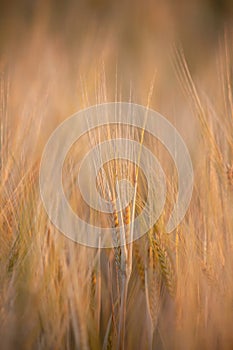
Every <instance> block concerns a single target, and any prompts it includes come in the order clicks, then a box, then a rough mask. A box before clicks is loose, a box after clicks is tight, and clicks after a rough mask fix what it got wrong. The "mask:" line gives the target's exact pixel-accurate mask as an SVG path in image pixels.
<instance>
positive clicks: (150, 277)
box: [0, 0, 233, 350]
mask: <svg viewBox="0 0 233 350" xmlns="http://www.w3.org/2000/svg"><path fill="white" fill-rule="evenodd" d="M232 19H233V6H232V4H231V1H230V0H229V1H227V0H225V1H211V0H203V1H201V0H197V1H195V0H190V1H187V2H185V1H182V0H176V1H171V0H165V1H150V0H147V1H145V2H143V1H140V0H135V1H129V0H127V1H119V2H117V1H107V0H87V1H84V0H81V1H74V0H73V1H72V0H71V1H67V2H65V1H63V2H62V1H53V0H49V1H29V0H21V1H15V2H14V1H12V2H11V3H10V2H7V1H1V2H0V123H1V124H0V126H1V129H0V173H1V181H0V349H1V350H8V349H10V350H11V349H25V350H26V349H46V350H47V349H51V350H54V349H67V350H68V349H70V350H71V349H80V350H81V349H96V350H97V349H129V350H130V349H139V350H144V349H158V350H160V349H161V350H183V349H185V350H192V349H195V350H196V349H200V350H205V349H208V350H214V349H216V350H218V349H219V350H220V349H221V350H225V349H226V350H232V349H233V332H232V325H233V93H232V89H233V36H232ZM121 101H124V102H131V103H135V104H139V105H143V106H145V107H148V108H150V109H153V110H156V111H158V112H159V113H161V114H162V115H163V116H164V117H165V118H166V119H167V120H168V121H170V122H171V123H172V125H173V126H174V127H175V128H176V129H177V130H178V132H179V133H180V135H181V136H182V138H183V140H184V141H185V143H186V145H187V148H188V150H189V153H190V157H191V159H192V164H193V171H194V186H193V193H192V198H191V202H190V205H189V208H188V210H187V212H186V215H185V217H184V219H183V220H182V222H181V223H180V224H179V225H178V226H177V227H176V228H175V229H174V230H173V231H172V232H171V233H167V232H166V223H167V221H168V218H169V215H170V213H171V211H172V208H173V206H174V202H175V200H176V197H177V193H178V188H177V172H176V168H175V166H174V162H173V160H172V159H171V157H170V155H169V154H168V152H167V151H166V149H165V148H164V146H163V145H162V144H161V143H160V142H159V141H158V140H154V139H153V138H152V136H151V135H150V133H148V132H147V131H145V130H143V129H142V130H140V129H139V128H136V129H134V130H133V129H131V128H125V127H124V126H120V127H118V126H112V127H110V126H109V127H108V126H107V127H104V128H101V127H99V128H97V129H96V130H92V131H90V132H89V133H87V134H86V135H83V137H82V138H80V139H79V140H78V141H77V142H76V143H75V144H74V145H73V146H72V149H71V150H70V152H69V154H68V156H67V158H66V160H65V163H64V169H63V175H62V176H63V185H64V192H65V194H66V196H67V198H68V200H69V203H70V205H71V207H72V209H73V211H74V212H76V213H78V214H79V215H80V216H81V217H82V218H84V219H85V220H87V221H88V220H89V222H92V223H95V224H97V223H100V224H101V225H103V226H109V225H110V226H111V227H112V228H113V229H114V232H115V236H114V237H113V239H115V240H116V241H117V240H120V238H119V230H120V227H123V233H124V235H125V236H127V235H129V231H130V230H133V228H134V226H133V219H134V217H136V216H138V215H139V214H140V212H141V211H142V209H143V206H144V204H145V201H146V199H147V196H148V193H147V192H148V184H147V180H146V178H145V174H144V173H143V169H142V171H141V170H140V169H135V167H134V166H133V164H132V163H131V162H129V161H127V160H117V161H110V162H108V163H106V164H105V174H106V176H107V180H106V179H105V178H104V177H103V176H100V177H99V179H98V181H97V180H96V179H91V178H90V177H89V176H88V174H87V185H88V186H96V185H97V183H98V185H99V192H100V193H101V195H102V196H103V197H104V196H105V195H106V191H105V182H106V181H107V183H108V186H109V192H110V193H111V196H110V197H111V201H112V205H113V212H112V214H111V213H110V214H108V215H101V214H100V213H98V212H96V211H94V210H92V209H90V208H88V207H87V206H86V205H85V203H84V202H83V199H82V198H81V195H80V192H79V191H78V189H77V186H76V180H75V179H76V175H77V171H78V167H77V164H80V160H81V159H82V158H83V156H84V155H85V153H86V152H87V151H88V150H90V149H91V148H92V147H93V145H96V144H98V142H100V140H105V139H111V138H112V137H113V136H114V135H116V134H117V135H118V136H121V137H127V138H130V139H134V140H136V141H137V142H138V143H139V144H140V145H144V146H146V147H148V148H149V149H150V150H151V151H152V152H153V153H154V154H155V155H156V157H157V158H158V160H159V162H160V164H161V166H162V168H163V171H164V173H165V175H166V184H167V197H166V203H165V206H164V210H163V212H162V214H161V216H160V217H159V219H158V220H157V222H156V223H154V224H153V226H152V227H151V228H150V230H149V231H148V232H146V234H143V235H142V236H141V237H140V238H139V239H137V240H134V241H133V242H129V243H127V244H121V243H122V242H120V243H119V244H118V245H116V246H115V247H112V248H111V247H110V248H100V247H95V248H93V247H88V246H85V245H82V244H79V243H77V242H74V241H72V240H71V239H69V238H67V237H66V236H65V235H64V234H62V233H61V232H60V231H59V230H58V229H57V228H56V227H55V226H54V225H53V223H52V222H51V221H50V219H49V217H48V215H47V213H46V211H45V208H44V206H43V203H42V200H41V195H40V187H39V172H40V164H41V158H42V154H43V150H44V147H45V145H46V143H47V141H48V138H49V136H50V135H51V134H52V132H53V131H54V130H55V129H56V127H58V126H59V125H60V124H61V123H62V122H63V121H65V120H66V119H67V118H68V117H69V116H71V115H73V114H74V113H76V112H77V111H81V110H83V109H85V108H87V107H90V106H93V105H96V104H102V103H107V102H121ZM55 151H56V150H55ZM52 161H53V159H51V162H52ZM96 161H97V160H96ZM117 176H118V177H119V178H120V179H123V178H127V179H128V180H129V181H130V182H131V183H132V185H133V186H134V188H135V189H136V190H135V197H134V200H133V202H131V203H130V204H128V205H127V206H126V207H124V208H123V207H122V209H121V210H117V209H116V208H115V209H114V198H115V196H116V177H117ZM135 178H136V181H135ZM50 180H51V179H50ZM51 181H52V180H51ZM135 183H137V186H136V185H135ZM155 184H156V182H155ZM149 210H150V211H151V212H153V205H151V207H150V208H149ZM57 215H59V213H57ZM82 234H84V235H85V234H88V232H83V233H82Z"/></svg>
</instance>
